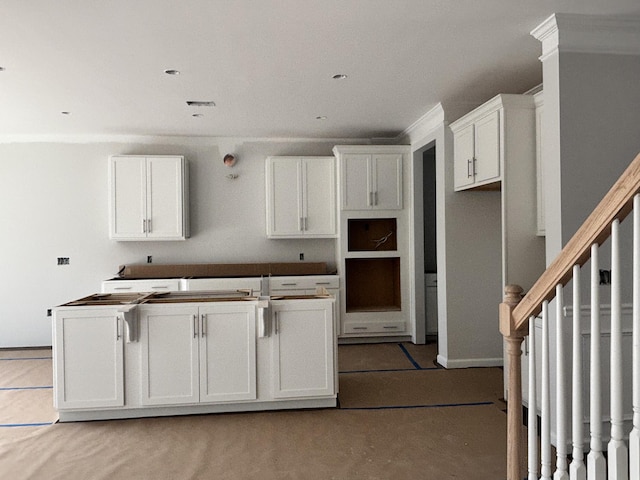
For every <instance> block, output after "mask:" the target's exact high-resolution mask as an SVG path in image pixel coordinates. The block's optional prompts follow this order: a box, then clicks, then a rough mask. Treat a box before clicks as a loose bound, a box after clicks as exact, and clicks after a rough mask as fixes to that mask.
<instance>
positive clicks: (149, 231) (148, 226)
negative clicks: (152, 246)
mask: <svg viewBox="0 0 640 480" xmlns="http://www.w3.org/2000/svg"><path fill="white" fill-rule="evenodd" d="M147 232H148V233H151V219H150V218H148V219H147Z"/></svg>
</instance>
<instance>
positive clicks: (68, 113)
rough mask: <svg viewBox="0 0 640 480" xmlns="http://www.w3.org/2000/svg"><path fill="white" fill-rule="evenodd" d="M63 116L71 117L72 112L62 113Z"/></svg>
mask: <svg viewBox="0 0 640 480" xmlns="http://www.w3.org/2000/svg"><path fill="white" fill-rule="evenodd" d="M60 113H61V114H62V115H71V112H60Z"/></svg>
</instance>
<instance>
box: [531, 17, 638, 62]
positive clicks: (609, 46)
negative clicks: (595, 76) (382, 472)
mask: <svg viewBox="0 0 640 480" xmlns="http://www.w3.org/2000/svg"><path fill="white" fill-rule="evenodd" d="M531 35H532V36H533V37H534V38H536V39H537V40H539V41H540V42H541V43H542V55H541V56H540V60H542V61H544V60H545V59H546V58H548V57H549V56H551V55H554V54H556V53H558V52H572V53H596V54H610V55H640V17H620V16H602V15H583V14H571V13H555V14H553V15H551V16H550V17H549V18H547V19H546V20H545V21H544V22H542V23H541V24H540V25H538V26H537V27H536V28H534V29H533V30H532V31H531Z"/></svg>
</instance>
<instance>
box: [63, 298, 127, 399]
mask: <svg viewBox="0 0 640 480" xmlns="http://www.w3.org/2000/svg"><path fill="white" fill-rule="evenodd" d="M123 329H124V325H123V320H122V319H121V318H118V315H117V313H116V312H115V311H114V309H113V308H111V309H91V310H85V309H74V310H61V311H57V312H55V314H54V323H53V369H54V406H55V408H58V409H67V408H107V407H121V406H123V405H124V362H123V358H124V357H123Z"/></svg>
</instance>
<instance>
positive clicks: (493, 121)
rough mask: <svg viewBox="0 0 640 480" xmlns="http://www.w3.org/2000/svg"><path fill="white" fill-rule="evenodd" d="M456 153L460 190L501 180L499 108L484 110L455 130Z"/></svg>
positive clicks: (455, 162) (454, 144)
mask: <svg viewBox="0 0 640 480" xmlns="http://www.w3.org/2000/svg"><path fill="white" fill-rule="evenodd" d="M451 128H452V130H453V128H454V127H453V125H452V127H451ZM453 156H454V175H455V189H456V190H462V189H466V188H472V187H479V186H486V185H488V184H491V183H493V182H498V181H500V114H499V112H498V111H492V112H489V113H486V114H483V115H481V116H480V117H479V118H474V119H473V122H472V123H470V124H467V125H465V126H464V127H462V128H461V129H460V130H454V137H453Z"/></svg>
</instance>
